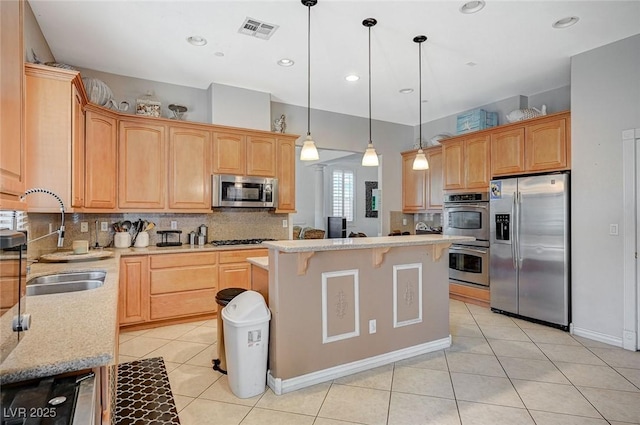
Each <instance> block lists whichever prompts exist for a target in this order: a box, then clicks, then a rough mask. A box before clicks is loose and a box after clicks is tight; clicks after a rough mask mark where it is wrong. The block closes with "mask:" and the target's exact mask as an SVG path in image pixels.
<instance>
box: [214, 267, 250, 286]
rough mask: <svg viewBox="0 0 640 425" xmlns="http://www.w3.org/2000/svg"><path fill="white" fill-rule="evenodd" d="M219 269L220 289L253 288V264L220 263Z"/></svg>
mask: <svg viewBox="0 0 640 425" xmlns="http://www.w3.org/2000/svg"><path fill="white" fill-rule="evenodd" d="M218 270H219V274H218V283H219V286H220V290H222V289H226V288H244V289H251V265H250V264H249V263H231V264H220V265H219V266H218Z"/></svg>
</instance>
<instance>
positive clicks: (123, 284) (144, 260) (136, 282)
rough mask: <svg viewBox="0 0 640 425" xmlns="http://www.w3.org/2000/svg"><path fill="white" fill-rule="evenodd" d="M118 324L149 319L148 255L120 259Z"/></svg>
mask: <svg viewBox="0 0 640 425" xmlns="http://www.w3.org/2000/svg"><path fill="white" fill-rule="evenodd" d="M118 297H119V307H118V309H119V316H120V324H121V325H123V324H131V323H140V322H145V321H147V320H149V257H148V256H146V255H145V256H140V257H122V258H121V259H120V291H119V294H118Z"/></svg>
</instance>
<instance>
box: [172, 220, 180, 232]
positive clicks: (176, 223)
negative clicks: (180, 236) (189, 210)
mask: <svg viewBox="0 0 640 425" xmlns="http://www.w3.org/2000/svg"><path fill="white" fill-rule="evenodd" d="M177 228H178V222H177V221H175V220H171V230H176V229H177Z"/></svg>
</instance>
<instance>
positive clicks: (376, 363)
mask: <svg viewBox="0 0 640 425" xmlns="http://www.w3.org/2000/svg"><path fill="white" fill-rule="evenodd" d="M449 347H451V335H449V337H447V338H443V339H439V340H436V341H431V342H427V343H425V344H421V345H416V346H413V347H408V348H403V349H401V350H397V351H394V352H392V353H385V354H381V355H379V356H374V357H369V358H366V359H363V360H357V361H355V362H351V363H348V364H343V365H338V366H335V367H330V368H328V369H324V370H319V371H317V372H312V373H308V374H306V375H302V376H296V377H295V378H291V379H280V378H274V377H273V375H271V371H270V370H269V371H268V372H267V385H268V386H269V388H271V389H272V390H273V392H274V393H275V394H276V395H282V394H286V393H289V392H291V391H296V390H299V389H302V388H306V387H310V386H312V385H316V384H320V383H322V382H327V381H331V380H333V379H338V378H342V377H343V376H347V375H351V374H354V373H358V372H364V371H365V370H369V369H375V368H376V367H380V366H384V365H387V364H390V363H394V362H398V361H400V360H406V359H409V358H411V357H415V356H419V355H420V354H426V353H431V352H433V351H438V350H443V349H445V348H449Z"/></svg>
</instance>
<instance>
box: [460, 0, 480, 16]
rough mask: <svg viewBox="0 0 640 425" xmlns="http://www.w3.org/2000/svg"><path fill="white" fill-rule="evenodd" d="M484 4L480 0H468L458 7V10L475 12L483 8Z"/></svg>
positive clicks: (468, 12) (467, 12)
mask: <svg viewBox="0 0 640 425" xmlns="http://www.w3.org/2000/svg"><path fill="white" fill-rule="evenodd" d="M484 6H485V2H484V1H482V0H480V1H469V2H466V3H465V4H463V5H462V6H461V7H460V12H462V13H466V14H470V13H476V12H480V11H481V10H482V9H483V8H484Z"/></svg>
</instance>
